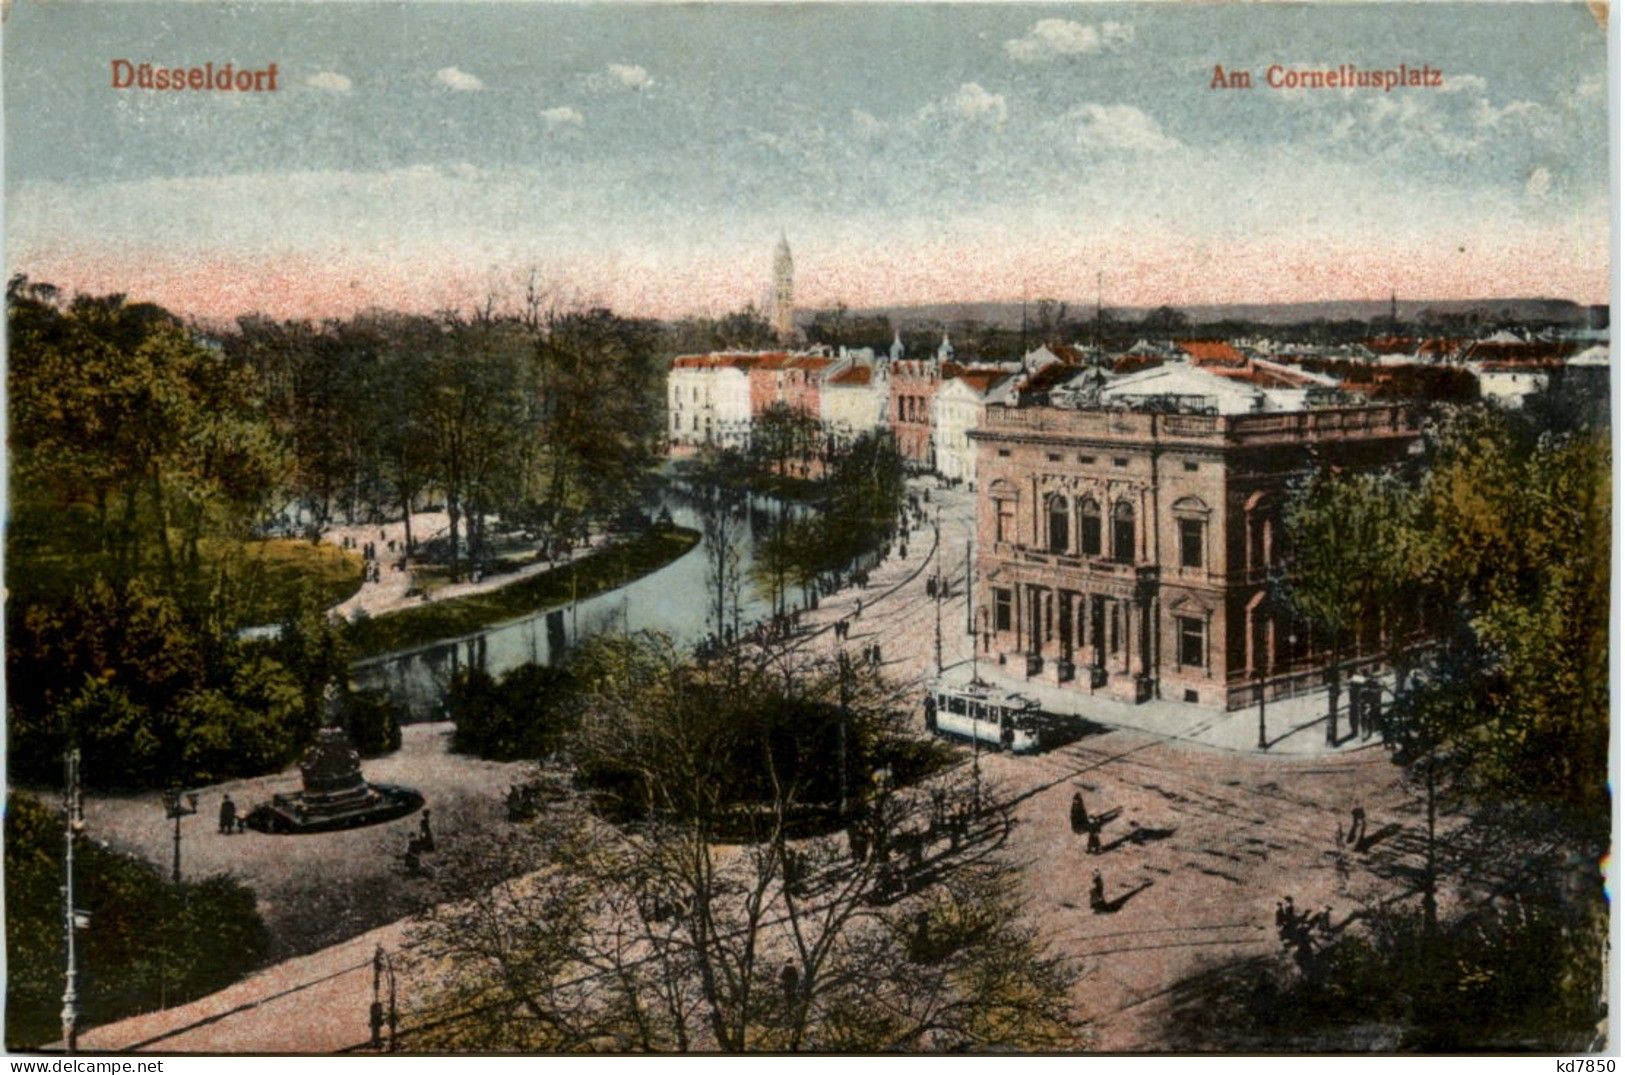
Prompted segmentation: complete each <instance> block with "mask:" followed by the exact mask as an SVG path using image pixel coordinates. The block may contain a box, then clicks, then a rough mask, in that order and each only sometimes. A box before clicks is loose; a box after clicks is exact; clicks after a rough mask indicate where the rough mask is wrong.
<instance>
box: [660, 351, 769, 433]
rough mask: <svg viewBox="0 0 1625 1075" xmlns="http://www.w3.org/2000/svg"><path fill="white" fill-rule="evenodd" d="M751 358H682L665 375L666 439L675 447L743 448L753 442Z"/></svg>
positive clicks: (740, 356) (735, 355) (724, 355)
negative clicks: (751, 428) (748, 442)
mask: <svg viewBox="0 0 1625 1075" xmlns="http://www.w3.org/2000/svg"><path fill="white" fill-rule="evenodd" d="M753 361H754V356H752V355H750V354H718V355H682V356H680V357H678V358H676V359H674V360H673V361H672V364H671V371H670V372H669V373H668V374H667V376H666V435H667V438H668V440H669V441H670V443H671V446H672V448H673V449H676V450H678V451H683V450H690V449H693V448H697V447H699V446H701V445H706V444H711V445H716V446H718V447H731V448H739V447H743V446H744V445H745V443H746V442H747V441H748V440H749V438H750V423H751V407H750V402H751V401H750V368H751V364H752V362H753Z"/></svg>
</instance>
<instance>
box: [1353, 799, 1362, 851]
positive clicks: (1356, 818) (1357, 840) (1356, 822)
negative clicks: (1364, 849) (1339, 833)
mask: <svg viewBox="0 0 1625 1075" xmlns="http://www.w3.org/2000/svg"><path fill="white" fill-rule="evenodd" d="M1364 841H1365V807H1363V806H1356V807H1355V808H1354V811H1353V814H1352V815H1351V817H1350V820H1349V843H1350V844H1353V845H1354V847H1355V848H1356V849H1357V850H1358V849H1359V845H1360V844H1361V843H1363V842H1364Z"/></svg>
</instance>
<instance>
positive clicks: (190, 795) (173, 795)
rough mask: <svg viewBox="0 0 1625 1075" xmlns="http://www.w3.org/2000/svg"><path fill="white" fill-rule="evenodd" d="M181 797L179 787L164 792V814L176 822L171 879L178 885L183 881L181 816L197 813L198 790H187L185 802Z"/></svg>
mask: <svg viewBox="0 0 1625 1075" xmlns="http://www.w3.org/2000/svg"><path fill="white" fill-rule="evenodd" d="M181 798H182V796H181V791H180V789H179V788H173V789H171V790H169V791H166V792H164V816H165V817H167V818H169V819H171V820H172V821H174V822H175V859H174V869H173V872H172V873H171V874H170V880H172V881H173V882H174V883H175V884H176V885H179V884H180V883H181V818H183V817H191V816H192V815H193V814H195V813H197V792H195V791H189V792H187V793H186V796H185V799H186V801H185V802H184V803H183V802H182V801H181Z"/></svg>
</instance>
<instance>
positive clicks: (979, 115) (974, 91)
mask: <svg viewBox="0 0 1625 1075" xmlns="http://www.w3.org/2000/svg"><path fill="white" fill-rule="evenodd" d="M936 107H941V108H942V109H944V110H946V111H947V112H948V113H949V114H951V115H953V116H956V117H958V118H959V119H964V120H986V121H988V122H990V123H995V124H998V123H1003V122H1004V121H1005V118H1006V117H1008V116H1009V115H1010V109H1009V107H1008V106H1007V105H1006V104H1005V101H1004V94H1002V93H989V92H988V91H987V90H984V89H983V88H982V87H981V85H980V84H979V83H976V82H966V83H965V84H964V85H962V86H960V87H959V88H958V89H957V90H955V91H954V92H953V93H950V94H949V95H948V96H947V97H944V98H943V99H942V101H941V102H940V105H939V106H936Z"/></svg>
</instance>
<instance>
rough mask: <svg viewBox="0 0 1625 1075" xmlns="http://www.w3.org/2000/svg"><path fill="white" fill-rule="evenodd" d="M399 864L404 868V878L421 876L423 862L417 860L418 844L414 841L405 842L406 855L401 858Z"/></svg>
mask: <svg viewBox="0 0 1625 1075" xmlns="http://www.w3.org/2000/svg"><path fill="white" fill-rule="evenodd" d="M401 862H402V864H404V865H405V866H406V876H408V877H422V876H423V861H422V860H421V859H419V858H418V842H417V841H416V840H415V839H414V840H408V841H407V842H406V854H404V855H402V856H401Z"/></svg>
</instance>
